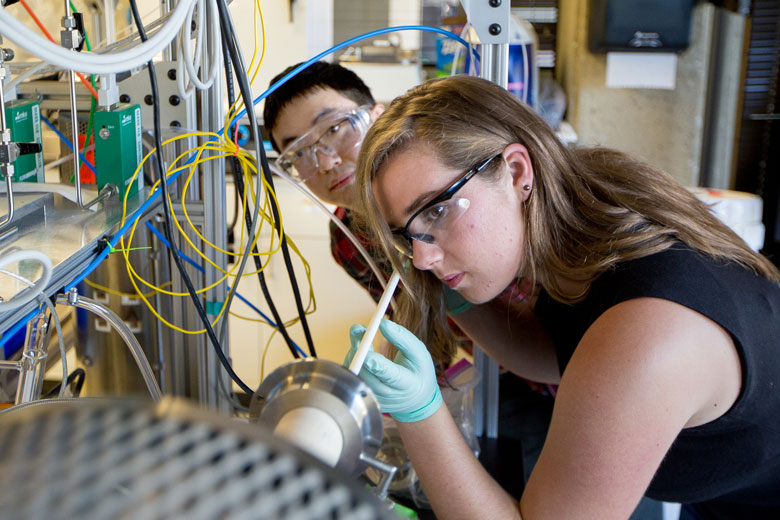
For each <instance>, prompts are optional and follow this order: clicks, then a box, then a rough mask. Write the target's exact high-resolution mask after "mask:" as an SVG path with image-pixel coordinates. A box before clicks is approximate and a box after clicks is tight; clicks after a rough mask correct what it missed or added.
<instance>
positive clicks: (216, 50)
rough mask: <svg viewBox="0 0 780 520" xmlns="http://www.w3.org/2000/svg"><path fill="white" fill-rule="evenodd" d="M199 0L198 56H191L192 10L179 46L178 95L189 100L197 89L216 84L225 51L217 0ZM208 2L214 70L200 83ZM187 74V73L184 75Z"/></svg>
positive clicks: (212, 68) (183, 27)
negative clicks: (223, 49) (199, 69)
mask: <svg viewBox="0 0 780 520" xmlns="http://www.w3.org/2000/svg"><path fill="white" fill-rule="evenodd" d="M197 1H198V37H197V40H196V42H195V57H194V58H193V56H192V47H191V45H190V38H189V32H190V31H189V29H190V27H191V21H192V14H193V10H194V4H193V7H192V8H190V11H189V12H188V13H187V19H186V20H185V24H184V25H183V26H182V28H181V35H180V37H179V45H180V48H181V59H180V60H179V63H178V67H179V74H178V78H177V80H178V86H179V94H181V95H182V97H184V98H185V99H189V97H190V96H191V95H192V92H193V91H194V89H198V90H206V89H208V88H211V85H213V84H214V80H215V79H216V78H217V73H218V72H219V65H221V64H222V59H221V54H220V49H221V48H222V41H221V36H220V30H219V11H218V10H217V3H216V0H197ZM206 1H208V4H209V5H208V7H209V11H210V13H209V19H210V22H211V31H210V33H211V34H209V38H208V39H209V51H208V52H209V59H210V60H211V69H210V70H209V75H208V78H207V79H205V80H201V79H200V78H199V77H198V68H199V67H200V61H201V55H202V54H203V47H204V43H203V41H204V39H205V28H206V27H205V25H206V24H205V23H204V21H205V20H206V13H205V9H206V5H205V2H206ZM185 71H186V74H185Z"/></svg>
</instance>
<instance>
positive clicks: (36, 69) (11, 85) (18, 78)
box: [3, 61, 49, 96]
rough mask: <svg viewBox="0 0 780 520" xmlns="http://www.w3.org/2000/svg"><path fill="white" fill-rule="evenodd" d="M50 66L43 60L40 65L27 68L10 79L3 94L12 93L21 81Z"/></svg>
mask: <svg viewBox="0 0 780 520" xmlns="http://www.w3.org/2000/svg"><path fill="white" fill-rule="evenodd" d="M48 66H49V64H48V63H46V62H45V61H42V62H40V63H39V64H38V65H36V66H34V67H30V68H29V69H27V70H26V71H24V72H22V73H21V74H19V75H18V76H16V77H15V78H13V79H12V80H11V81H9V82H8V83H7V84H6V85H5V86H3V94H4V95H6V96H9V95H11V92H12V91H13V89H14V88H15V87H16V86H17V85H18V84H19V83H21V82H22V81H24V80H26V79H27V78H29V77H30V76H33V75H35V74H37V73H38V72H40V71H41V70H43V69H45V68H46V67H48Z"/></svg>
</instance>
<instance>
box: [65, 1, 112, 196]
mask: <svg viewBox="0 0 780 520" xmlns="http://www.w3.org/2000/svg"><path fill="white" fill-rule="evenodd" d="M65 20H73V16H71V15H70V10H69V5H68V0H65ZM66 27H67V24H66ZM71 50H72V51H73V52H76V50H75V49H71ZM68 79H69V84H70V85H69V86H70V126H71V132H70V135H71V143H72V144H73V177H74V179H75V180H76V203H77V204H78V205H79V207H80V208H81V209H89V208H91V207H92V206H94V205H95V204H97V203H98V202H100V201H101V200H103V199H106V198H108V197H110V196H111V195H112V194H113V193H114V190H113V189H111V188H108V189H106V188H104V189H102V190H101V191H100V193H98V196H97V197H95V198H94V199H93V200H92V201H91V202H89V203H88V204H84V199H83V196H82V194H81V164H80V162H81V161H80V160H79V154H78V153H76V152H78V150H79V114H78V108H77V107H76V73H75V72H74V71H72V70H71V71H69V72H68ZM87 137H89V136H87Z"/></svg>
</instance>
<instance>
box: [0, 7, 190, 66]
mask: <svg viewBox="0 0 780 520" xmlns="http://www.w3.org/2000/svg"><path fill="white" fill-rule="evenodd" d="M194 1H195V0H181V1H180V2H178V3H177V4H176V7H175V8H174V10H173V12H172V13H171V16H170V18H169V19H168V21H167V23H166V24H165V25H164V26H163V27H162V28H161V29H160V30H159V31H158V32H157V33H156V34H155V35H154V36H152V37H151V38H149V39H148V40H147V41H146V42H144V43H141V44H140V45H137V46H136V47H133V48H131V49H128V50H126V51H119V52H115V53H109V54H96V53H93V52H73V51H72V50H70V49H66V48H64V47H61V46H59V45H57V44H55V43H51V42H50V41H48V40H47V39H45V38H43V37H42V36H40V35H38V33H36V32H34V31H33V30H32V29H30V28H28V27H27V26H26V25H24V24H23V23H22V22H20V21H19V20H17V19H16V18H14V17H13V16H12V15H11V14H10V13H9V12H8V11H7V10H6V8H5V7H3V8H1V9H0V34H2V35H3V36H5V37H6V38H8V39H9V40H11V41H12V42H14V43H15V44H16V45H18V46H19V47H21V48H23V49H25V50H26V51H28V52H30V53H32V54H34V55H35V56H37V57H39V58H41V59H42V60H44V61H47V62H49V63H53V64H54V65H57V66H59V67H62V69H64V70H77V71H80V72H86V73H90V74H110V73H115V72H124V71H126V70H131V69H133V68H136V67H140V66H142V65H144V64H145V63H147V62H148V61H149V60H151V59H152V58H153V57H154V56H156V55H157V54H158V53H160V51H162V50H163V48H164V47H166V46H167V45H168V44H170V43H171V41H173V39H174V38H175V37H176V35H177V34H178V32H179V29H180V28H181V26H182V24H183V23H184V19H185V18H186V16H187V11H188V9H189V8H190V6H191V5H192V3H193V2H194Z"/></svg>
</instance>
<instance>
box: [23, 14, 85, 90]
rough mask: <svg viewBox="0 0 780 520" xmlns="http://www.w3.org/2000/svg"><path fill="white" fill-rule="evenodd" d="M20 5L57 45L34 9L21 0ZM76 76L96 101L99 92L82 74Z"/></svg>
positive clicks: (77, 73) (78, 73)
mask: <svg viewBox="0 0 780 520" xmlns="http://www.w3.org/2000/svg"><path fill="white" fill-rule="evenodd" d="M20 3H21V4H22V7H24V10H25V11H27V13H28V14H29V15H30V18H32V19H33V22H35V25H37V26H38V28H39V29H40V30H41V32H42V33H43V34H44V35H45V36H46V37H47V38H48V39H49V41H50V42H52V43H57V42H55V41H54V38H52V36H51V34H49V31H47V30H46V27H44V26H43V24H42V23H41V21H40V20H39V19H38V17H37V16H35V13H34V12H33V10H32V9H30V6H29V5H27V2H25V1H24V0H20ZM76 75H77V76H78V77H79V79H81V84H82V85H84V86H85V87H86V89H87V90H89V93H90V94H92V97H94V98H95V99H97V98H98V93H97V91H96V90H95V89H94V88H93V87H92V85H90V84H89V82H88V81H87V78H85V77H84V75H83V74H82V73H81V72H76Z"/></svg>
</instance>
